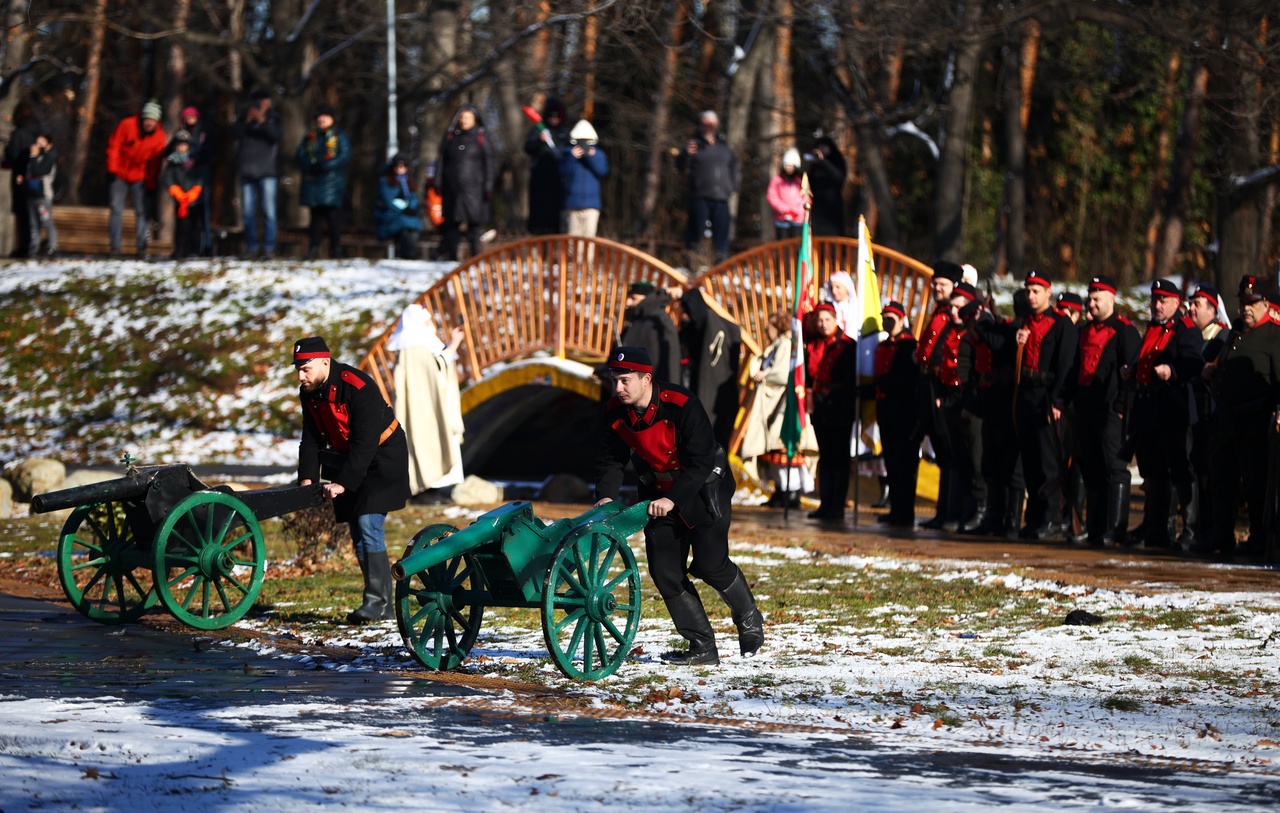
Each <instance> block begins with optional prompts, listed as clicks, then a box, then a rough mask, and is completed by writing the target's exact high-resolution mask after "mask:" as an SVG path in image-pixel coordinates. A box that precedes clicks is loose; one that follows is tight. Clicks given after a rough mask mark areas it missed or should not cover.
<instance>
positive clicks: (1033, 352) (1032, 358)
mask: <svg viewBox="0 0 1280 813" xmlns="http://www.w3.org/2000/svg"><path fill="white" fill-rule="evenodd" d="M1057 321H1058V320H1057V317H1055V316H1054V314H1053V311H1051V310H1048V311H1045V312H1044V313H1033V314H1031V315H1030V316H1028V317H1027V321H1026V323H1025V325H1024V326H1025V327H1026V328H1027V330H1029V331H1031V335H1030V336H1028V337H1027V344H1026V346H1025V348H1024V349H1023V351H1022V369H1024V370H1030V371H1031V372H1037V371H1038V370H1039V369H1040V346H1041V345H1042V344H1043V343H1044V337H1045V336H1047V335H1048V334H1049V329H1050V328H1052V327H1053V326H1054V325H1055V324H1056V323H1057Z"/></svg>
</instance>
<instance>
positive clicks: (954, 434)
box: [942, 282, 991, 533]
mask: <svg viewBox="0 0 1280 813" xmlns="http://www.w3.org/2000/svg"><path fill="white" fill-rule="evenodd" d="M951 310H952V314H953V317H954V321H953V324H952V327H953V329H955V330H956V332H957V333H958V334H959V337H960V338H959V341H958V342H957V345H958V346H957V348H956V363H955V373H954V375H955V379H956V381H957V383H958V389H957V390H956V393H955V395H956V397H955V399H954V402H953V403H952V404H951V405H950V406H949V407H948V408H947V413H946V414H947V434H948V436H949V437H950V438H951V440H952V443H953V445H954V452H955V460H956V469H955V472H956V474H955V477H953V478H952V482H953V483H955V484H956V486H955V487H954V488H953V490H952V497H953V499H952V505H953V506H955V510H953V511H952V512H951V519H949V520H948V521H947V523H946V524H944V525H943V526H942V527H943V530H946V531H952V532H955V531H960V532H963V533H973V531H974V530H976V529H977V528H978V527H979V526H981V525H982V522H983V520H985V519H986V517H987V481H986V479H985V478H984V477H983V476H982V428H983V424H984V421H983V408H982V404H981V402H980V400H979V398H978V388H979V384H980V381H981V377H982V376H983V375H985V374H989V373H990V372H991V357H990V355H989V352H988V348H987V347H986V345H985V344H982V343H975V342H974V341H972V340H971V338H970V337H971V336H972V334H973V333H974V332H975V331H973V329H972V326H973V324H974V323H975V322H977V321H980V320H984V321H989V320H990V319H991V316H990V315H989V314H988V313H987V310H986V308H985V307H983V305H982V300H981V299H980V298H979V297H978V291H977V289H976V288H974V287H973V286H972V285H970V284H969V283H967V282H962V283H960V284H959V285H957V286H956V287H955V290H954V291H952V292H951Z"/></svg>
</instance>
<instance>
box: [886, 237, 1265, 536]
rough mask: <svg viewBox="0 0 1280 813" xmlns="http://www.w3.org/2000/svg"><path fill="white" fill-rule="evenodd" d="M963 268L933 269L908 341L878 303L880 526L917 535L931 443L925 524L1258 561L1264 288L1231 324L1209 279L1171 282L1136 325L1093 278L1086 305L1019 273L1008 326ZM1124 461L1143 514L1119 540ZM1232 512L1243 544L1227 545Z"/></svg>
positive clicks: (1252, 292)
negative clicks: (885, 488)
mask: <svg viewBox="0 0 1280 813" xmlns="http://www.w3.org/2000/svg"><path fill="white" fill-rule="evenodd" d="M961 274H962V270H961V267H960V266H958V265H956V264H954V263H950V262H940V263H939V264H938V266H937V267H936V268H935V269H934V277H933V283H932V286H933V297H934V303H935V306H936V309H935V310H934V312H933V314H932V315H931V317H930V319H929V321H928V323H927V324H926V325H925V326H924V329H923V331H922V334H921V338H920V340H919V342H917V341H916V340H915V338H914V337H913V336H912V335H911V333H910V332H909V331H908V330H906V329H905V316H904V309H903V308H902V306H901V305H900V304H899V303H897V302H892V303H889V305H887V306H886V307H885V309H884V319H885V329H886V330H887V331H888V332H889V338H888V339H887V340H885V341H883V342H881V344H880V346H879V347H878V348H877V352H876V357H875V388H876V393H875V394H876V398H877V401H878V406H877V414H878V415H880V416H882V418H881V420H880V433H881V439H882V444H883V451H884V457H885V466H886V469H887V472H888V479H889V503H890V510H889V512H888V514H887V515H884V516H882V517H881V518H880V519H881V520H882V521H884V522H886V523H888V524H890V525H900V526H911V525H913V524H914V503H915V494H916V478H917V468H918V465H919V459H920V448H921V443H922V442H927V443H928V444H929V445H930V446H932V451H933V454H934V456H935V458H936V461H937V463H938V466H939V469H940V479H939V489H938V503H937V505H938V509H937V515H936V516H935V517H934V518H933V519H931V520H929V521H927V522H925V523H923V525H924V527H928V528H938V529H943V530H947V531H952V532H956V531H958V532H964V533H975V534H995V535H1002V536H1005V537H1007V538H1010V539H1017V538H1023V539H1051V538H1067V539H1070V540H1072V541H1074V542H1077V543H1079V544H1092V545H1124V546H1134V547H1153V548H1168V547H1174V546H1176V547H1181V548H1182V549H1183V550H1187V551H1191V552H1195V553H1198V554H1202V555H1210V554H1213V553H1222V554H1224V555H1228V556H1230V555H1239V556H1249V555H1256V554H1258V553H1260V552H1261V551H1262V541H1263V539H1264V536H1263V535H1264V533H1265V532H1266V530H1267V529H1268V527H1269V525H1270V524H1272V522H1273V520H1272V518H1271V516H1270V512H1268V511H1267V506H1266V501H1267V499H1268V498H1274V486H1273V485H1268V465H1267V464H1268V458H1269V455H1268V453H1267V449H1268V448H1269V446H1268V444H1271V448H1274V444H1275V442H1276V441H1275V440H1274V439H1273V436H1274V435H1275V433H1276V429H1277V422H1276V416H1275V410H1276V407H1277V405H1278V404H1280V397H1278V392H1280V291H1278V290H1277V287H1276V284H1275V281H1274V280H1271V279H1264V278H1260V277H1254V276H1246V277H1245V278H1244V279H1243V280H1242V281H1241V283H1240V289H1239V292H1238V297H1239V303H1240V314H1239V319H1238V322H1237V324H1236V325H1235V326H1234V328H1232V327H1231V322H1230V321H1229V319H1228V318H1227V316H1226V314H1225V313H1224V310H1225V308H1224V306H1223V303H1222V300H1221V298H1220V297H1219V295H1218V292H1217V291H1216V290H1214V289H1213V288H1212V287H1211V286H1209V285H1200V286H1199V287H1197V288H1195V289H1194V291H1193V292H1192V293H1191V294H1190V296H1189V297H1187V298H1186V299H1185V300H1184V297H1183V292H1182V290H1181V289H1180V288H1179V287H1178V286H1177V285H1176V284H1174V283H1173V282H1171V281H1169V280H1164V279H1161V280H1156V281H1155V282H1154V283H1152V285H1151V300H1150V320H1149V322H1148V323H1147V325H1146V326H1145V330H1144V331H1139V329H1138V327H1136V326H1135V325H1134V324H1133V323H1132V322H1131V321H1130V320H1129V319H1128V318H1126V317H1125V316H1124V315H1122V314H1120V313H1118V312H1117V310H1116V283H1115V281H1114V280H1113V279H1111V278H1109V277H1107V276H1105V275H1099V276H1096V277H1094V278H1093V279H1092V280H1091V281H1090V283H1089V288H1088V300H1087V302H1085V301H1084V300H1083V299H1082V298H1080V297H1079V296H1078V295H1074V294H1062V295H1060V296H1058V297H1056V300H1055V297H1054V292H1053V285H1052V282H1051V280H1050V279H1049V278H1048V277H1047V276H1046V275H1045V274H1043V273H1040V272H1032V273H1030V274H1028V275H1027V277H1026V280H1025V284H1024V286H1023V288H1021V289H1020V290H1019V291H1018V292H1017V293H1016V295H1015V297H1014V315H1013V317H1012V318H1002V317H1000V316H998V315H997V314H995V313H993V312H992V311H991V309H990V308H989V307H988V303H986V302H984V301H983V298H982V297H981V296H979V293H978V291H977V289H976V288H975V287H974V286H973V285H971V284H968V283H965V282H963V281H962V278H961ZM903 416H909V417H907V418H905V419H904V418H903ZM885 418H892V419H891V420H885ZM1134 457H1136V460H1137V466H1138V471H1139V473H1140V475H1141V477H1142V487H1143V491H1144V494H1145V511H1144V517H1143V520H1142V523H1141V525H1139V526H1138V527H1137V528H1134V529H1132V530H1131V529H1130V528H1129V505H1130V489H1131V485H1132V483H1131V475H1130V469H1129V463H1130V461H1131V460H1132V459H1133V458H1134ZM1268 489H1272V490H1271V491H1269V490H1268ZM1024 497H1025V512H1024ZM1241 501H1243V502H1244V504H1246V505H1247V507H1248V516H1249V537H1248V540H1247V541H1246V542H1245V543H1243V544H1241V545H1237V543H1236V539H1235V525H1236V519H1237V516H1238V513H1239V508H1240V505H1241Z"/></svg>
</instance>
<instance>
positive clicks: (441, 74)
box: [418, 0, 460, 173]
mask: <svg viewBox="0 0 1280 813" xmlns="http://www.w3.org/2000/svg"><path fill="white" fill-rule="evenodd" d="M459 13H460V4H459V3H457V2H451V1H447V2H441V1H440V0H433V1H432V2H431V3H430V8H429V9H428V11H427V24H426V26H424V28H423V31H424V32H425V37H424V38H423V41H422V50H423V52H424V53H425V54H426V58H425V61H426V63H427V65H428V66H429V69H430V70H432V71H433V73H434V75H433V76H431V78H430V79H428V80H427V95H428V96H429V95H431V94H432V93H434V92H436V91H438V90H440V89H441V88H443V87H445V86H446V85H447V84H448V83H449V81H450V78H451V77H452V76H453V74H454V73H455V72H456V65H455V62H454V60H455V59H456V58H457V56H458V16H459ZM452 116H453V111H452V110H450V109H449V107H448V105H444V104H439V105H426V106H424V107H423V109H422V118H421V120H420V123H419V125H418V126H419V127H420V128H421V130H420V131H419V132H420V133H421V137H420V138H419V139H418V160H419V162H420V163H421V164H422V171H423V172H424V173H425V172H426V167H427V165H428V164H431V163H434V162H435V160H436V158H438V157H439V155H438V153H439V151H440V140H441V139H442V138H443V137H444V129H445V127H447V126H448V125H449V120H450V119H451V118H452Z"/></svg>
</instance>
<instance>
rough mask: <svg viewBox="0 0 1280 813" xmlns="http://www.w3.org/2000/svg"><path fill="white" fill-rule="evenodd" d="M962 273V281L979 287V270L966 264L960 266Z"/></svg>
mask: <svg viewBox="0 0 1280 813" xmlns="http://www.w3.org/2000/svg"><path fill="white" fill-rule="evenodd" d="M960 271H961V274H960V279H962V280H964V281H965V282H967V283H969V284H970V285H972V286H973V287H975V288H977V287H978V269H976V268H974V267H973V266H972V265H969V264H968V263H965V264H964V265H962V266H960Z"/></svg>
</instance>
